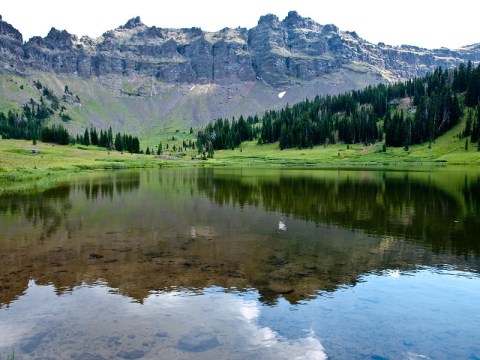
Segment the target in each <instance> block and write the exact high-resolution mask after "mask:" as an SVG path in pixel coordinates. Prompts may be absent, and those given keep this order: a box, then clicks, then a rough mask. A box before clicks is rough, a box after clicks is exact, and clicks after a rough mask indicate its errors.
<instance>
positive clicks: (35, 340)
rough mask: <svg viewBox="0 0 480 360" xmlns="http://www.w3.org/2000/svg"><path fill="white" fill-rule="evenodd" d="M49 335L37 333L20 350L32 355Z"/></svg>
mask: <svg viewBox="0 0 480 360" xmlns="http://www.w3.org/2000/svg"><path fill="white" fill-rule="evenodd" d="M48 334H49V332H48V331H42V332H39V333H36V334H35V335H33V336H32V337H31V338H29V339H27V341H26V342H25V343H23V344H22V345H21V346H20V349H22V351H23V352H25V353H27V354H30V353H31V352H33V351H34V350H35V349H36V348H37V347H38V346H39V345H40V344H41V343H42V341H43V338H44V337H45V336H47V335H48Z"/></svg>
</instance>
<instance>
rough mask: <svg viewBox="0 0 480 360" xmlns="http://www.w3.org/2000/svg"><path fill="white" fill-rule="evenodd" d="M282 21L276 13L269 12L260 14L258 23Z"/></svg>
mask: <svg viewBox="0 0 480 360" xmlns="http://www.w3.org/2000/svg"><path fill="white" fill-rule="evenodd" d="M279 22H280V19H279V18H278V16H277V15H274V14H267V15H263V16H260V19H259V20H258V25H261V24H277V23H279Z"/></svg>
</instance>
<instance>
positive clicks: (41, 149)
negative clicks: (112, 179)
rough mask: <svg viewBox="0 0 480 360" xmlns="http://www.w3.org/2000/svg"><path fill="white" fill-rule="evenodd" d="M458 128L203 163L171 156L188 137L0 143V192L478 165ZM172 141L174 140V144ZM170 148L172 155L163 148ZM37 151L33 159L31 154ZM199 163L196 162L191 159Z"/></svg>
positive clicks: (230, 153) (220, 154)
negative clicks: (408, 138)
mask: <svg viewBox="0 0 480 360" xmlns="http://www.w3.org/2000/svg"><path fill="white" fill-rule="evenodd" d="M464 126H465V125H464V123H463V122H462V123H460V124H459V125H457V126H456V127H455V128H453V129H452V130H450V131H449V132H447V133H446V134H444V135H443V136H441V137H439V138H438V139H436V141H435V142H434V143H432V144H431V147H429V144H428V143H425V144H421V145H413V146H410V148H409V149H408V151H406V150H405V149H403V148H387V151H386V152H383V151H382V145H383V144H382V143H376V144H372V145H369V146H364V145H361V144H356V145H348V146H347V145H345V144H332V145H327V146H323V145H322V146H316V147H313V148H311V149H286V150H280V149H279V146H278V143H276V144H265V145H258V144H257V142H256V141H251V142H245V143H243V144H242V146H241V147H240V148H237V149H234V150H222V151H216V152H215V155H214V158H213V159H207V160H200V159H199V157H198V154H197V152H196V150H191V149H188V150H187V151H185V152H182V153H178V152H172V148H173V145H175V146H176V147H179V146H181V144H182V142H183V140H187V141H188V139H192V140H193V139H194V137H195V134H190V133H188V132H186V131H185V132H179V133H177V132H172V133H165V134H163V135H162V136H161V137H149V138H147V139H142V140H141V143H142V148H143V149H144V150H145V149H146V147H147V146H148V147H149V148H150V149H151V151H152V152H155V153H156V150H157V147H156V146H157V144H158V143H159V142H162V145H163V148H164V151H163V154H164V155H169V156H173V157H175V158H178V160H172V159H171V158H168V157H165V158H157V157H156V156H154V155H141V154H129V153H120V152H118V151H108V150H106V149H104V148H99V147H95V146H81V145H68V146H60V145H53V144H46V143H41V142H38V143H37V145H33V144H32V142H31V141H26V140H5V139H2V140H0V193H2V192H5V191H19V190H22V189H25V190H26V189H31V188H46V187H49V186H52V185H53V184H54V183H55V182H57V181H58V180H61V179H65V178H68V177H69V176H73V175H75V174H77V173H80V172H86V171H98V170H113V169H130V168H147V167H148V168H151V167H162V166H262V167H268V166H317V167H355V166H358V167H399V166H400V167H418V166H446V165H471V166H475V167H476V166H480V151H478V150H477V144H469V146H468V149H467V150H466V149H465V139H462V138H460V137H459V136H458V134H459V133H461V131H462V130H463V128H464ZM172 137H173V139H172ZM167 144H168V148H169V149H168V150H167V149H165V147H166V145H167ZM33 149H35V150H37V151H38V153H37V154H33V153H32V150H33ZM192 158H195V160H192Z"/></svg>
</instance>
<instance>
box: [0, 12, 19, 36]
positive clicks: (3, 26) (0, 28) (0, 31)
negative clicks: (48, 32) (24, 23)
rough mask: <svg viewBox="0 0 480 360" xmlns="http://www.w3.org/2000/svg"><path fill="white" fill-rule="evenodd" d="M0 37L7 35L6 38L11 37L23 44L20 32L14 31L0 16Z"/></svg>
mask: <svg viewBox="0 0 480 360" xmlns="http://www.w3.org/2000/svg"><path fill="white" fill-rule="evenodd" d="M0 35H7V36H9V37H12V38H14V39H15V40H17V41H19V42H21V43H23V36H22V34H21V33H20V31H18V30H17V29H15V28H14V27H13V26H12V25H10V24H9V23H8V22H6V21H4V20H3V18H2V15H0Z"/></svg>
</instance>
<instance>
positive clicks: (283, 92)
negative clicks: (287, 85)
mask: <svg viewBox="0 0 480 360" xmlns="http://www.w3.org/2000/svg"><path fill="white" fill-rule="evenodd" d="M286 93H287V92H286V91H282V92H281V93H279V94H278V98H279V99H281V98H283V97H284V96H285V94H286Z"/></svg>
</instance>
